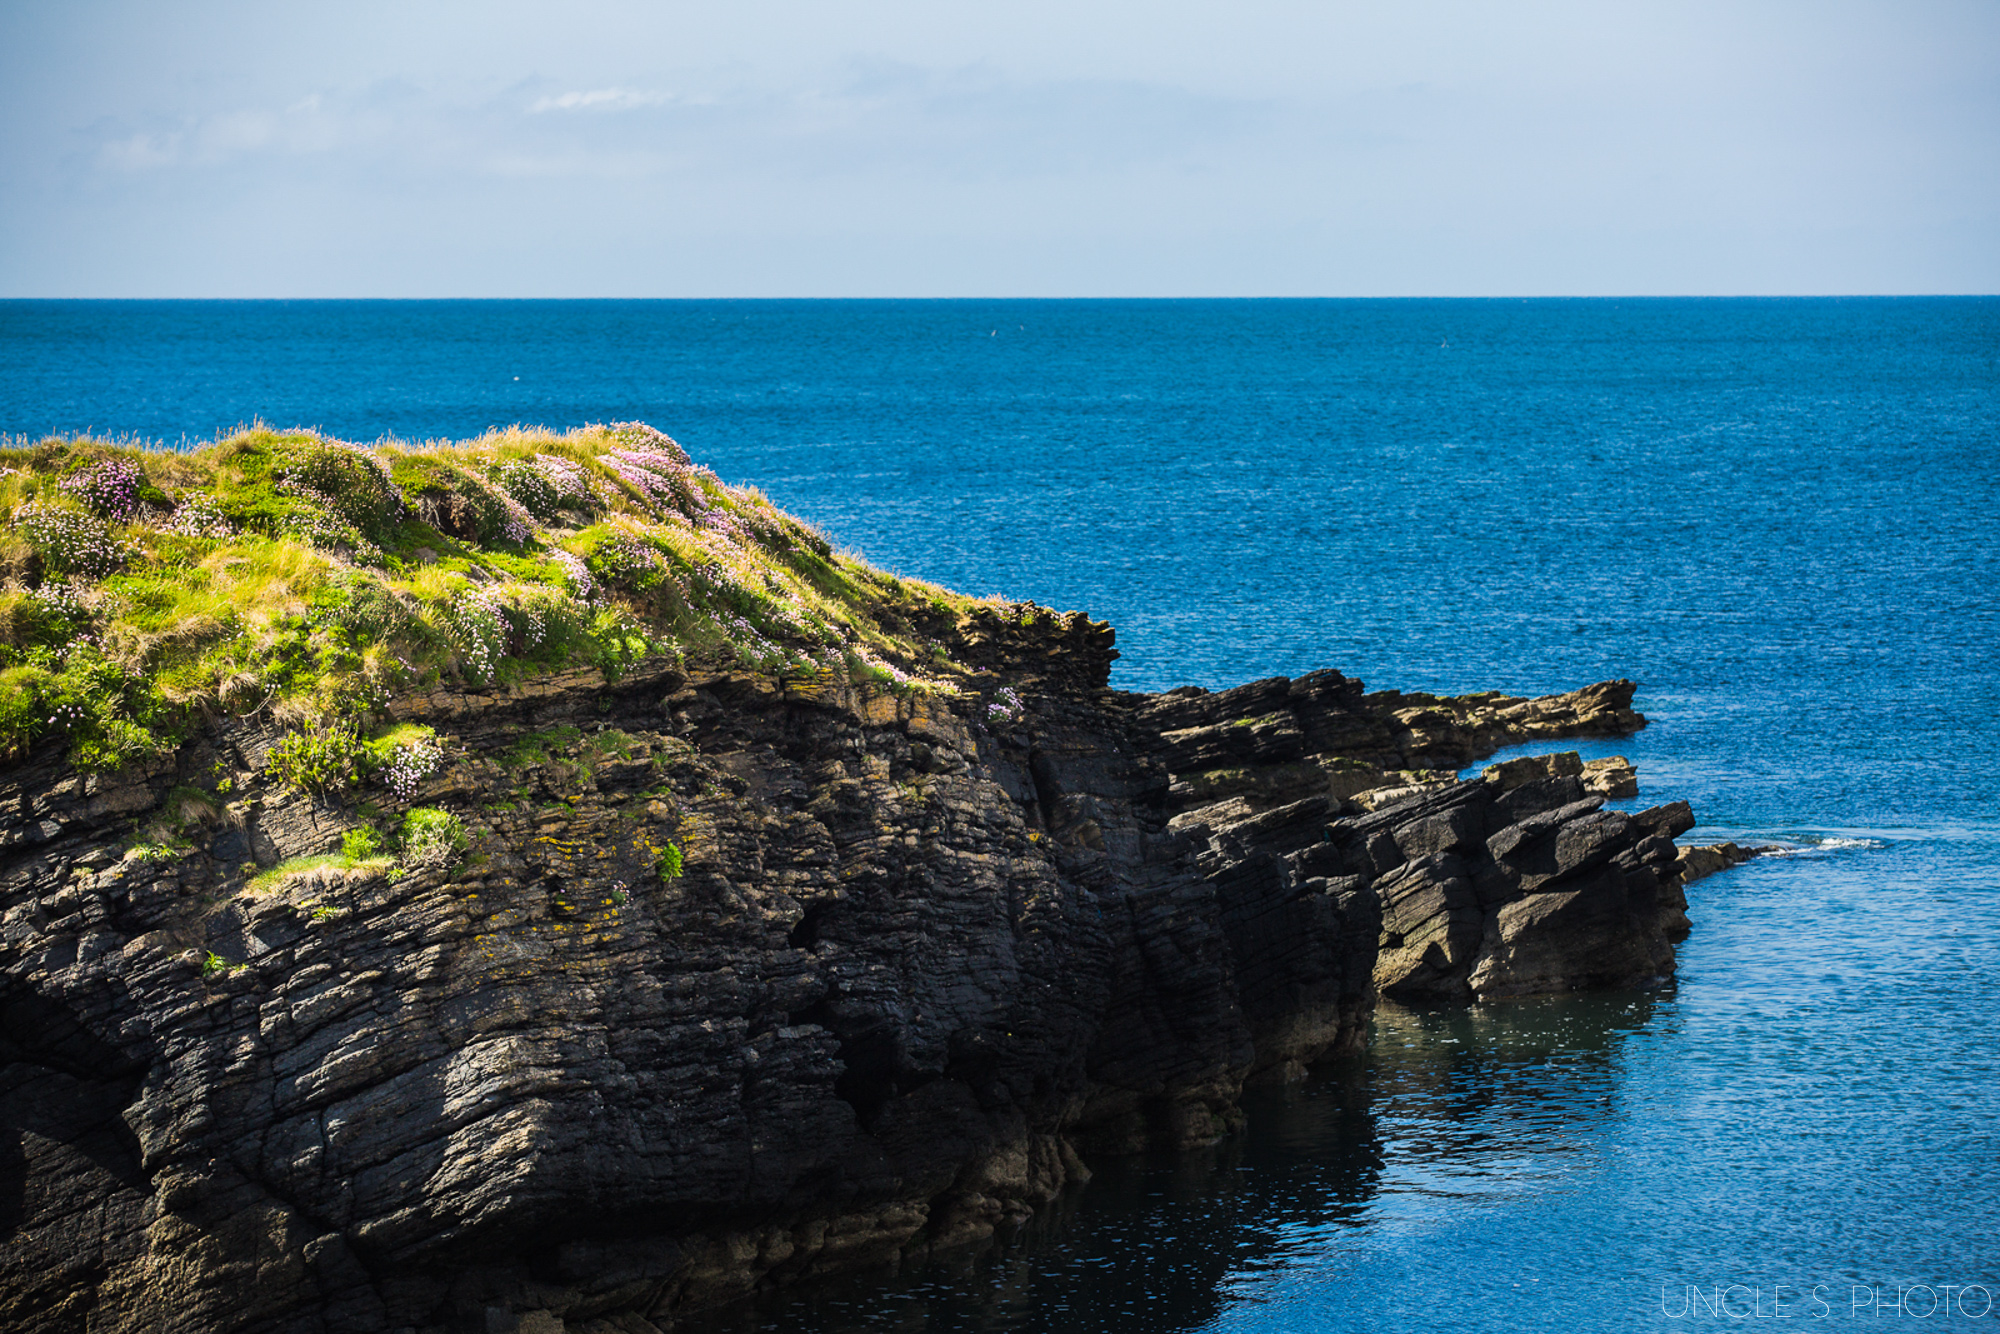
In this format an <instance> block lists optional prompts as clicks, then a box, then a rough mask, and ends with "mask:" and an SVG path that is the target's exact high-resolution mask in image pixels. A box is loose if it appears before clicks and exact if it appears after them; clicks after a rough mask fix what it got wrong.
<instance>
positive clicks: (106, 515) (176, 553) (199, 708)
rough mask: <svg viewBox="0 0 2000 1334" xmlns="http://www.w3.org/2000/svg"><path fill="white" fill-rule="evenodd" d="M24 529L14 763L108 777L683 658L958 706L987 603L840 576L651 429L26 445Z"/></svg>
mask: <svg viewBox="0 0 2000 1334" xmlns="http://www.w3.org/2000/svg"><path fill="white" fill-rule="evenodd" d="M0 513H4V514H5V515H6V517H7V518H8V519H9V520H10V522H9V524H8V526H7V530H6V532H5V534H4V536H0V748H4V749H6V750H9V751H15V752H18V751H20V750H22V749H24V748H25V747H28V746H30V745H32V744H34V743H35V742H36V741H38V740H39V739H41V738H43V737H48V736H52V735H64V736H67V737H68V738H69V739H70V741H71V743H72V744H71V753H72V758H73V759H75V760H76V761H77V762H79V763H81V764H85V765H90V766H97V767H106V766H114V765H117V764H122V763H126V762H129V761H131V760H134V759H138V758H143V757H144V756H146V755H151V754H161V753H164V752H165V751H167V750H169V749H171V748H172V746H173V745H175V744H177V743H178V741H179V740H180V739H181V738H182V737H184V736H186V735H187V734H188V731H189V729H190V728H191V727H193V726H195V725H196V724H198V723H199V721H200V720H201V719H202V718H203V717H205V716H213V715H217V714H221V713H225V712H226V713H230V714H235V715H239V716H263V717H266V718H269V719H272V720H275V721H278V722H281V723H285V724H288V725H291V726H296V727H306V728H314V727H325V726H329V725H331V724H332V723H333V722H334V721H335V720H338V719H343V718H344V719H349V720H351V721H353V722H355V723H357V724H362V725H367V726H368V727H369V728H371V729H372V728H373V727H374V725H375V724H376V723H378V722H379V710H380V708H381V706H382V705H383V704H384V703H385V702H386V700H387V699H388V698H389V697H390V696H392V695H393V694H395V693H396V692H398V691H403V690H409V689H414V688H419V687H423V686H425V685H428V684H432V683H437V682H450V683H455V684H460V685H465V686H475V687H477V686H486V685H491V684H495V683H499V684H504V683H506V682H508V681H512V680H516V679H519V678H521V677H523V676H525V675H531V674H533V673H537V672H543V671H549V670H557V669H563V668H571V667H575V666H579V665H591V666H596V667H598V668H600V669H601V670H603V671H604V672H606V673H607V674H611V675H615V674H616V673H617V672H619V671H622V670H626V669H629V668H630V667H631V666H632V665H633V664H634V663H636V662H637V661H639V660H642V659H644V658H646V657H651V656H657V655H661V654H670V655H672V654H678V655H681V656H683V657H686V656H691V655H692V656H710V657H717V656H719V657H720V658H722V659H724V660H725V661H727V660H734V661H735V662H736V663H738V664H740V665H742V666H745V667H749V668H753V669H756V670H760V671H764V672H767V673H771V674H775V675H780V676H783V675H798V676H811V677H814V678H816V679H824V678H825V677H826V676H827V675H828V674H829V673H831V674H832V675H834V676H836V677H846V678H850V679H860V680H865V681H869V682H872V683H875V684H880V685H884V686H887V687H890V688H894V689H899V690H910V689H916V690H925V689H937V688H949V687H950V686H951V685H952V684H953V683H955V681H956V680H958V679H959V678H960V677H962V676H963V675H965V673H964V670H963V669H962V668H960V667H959V666H958V665H957V664H955V663H954V662H952V661H951V659H950V657H949V654H947V653H945V652H944V651H943V650H942V649H941V648H940V646H939V644H938V642H937V640H938V636H939V634H940V633H941V631H942V628H948V627H950V626H952V625H953V624H955V623H956V621H957V619H958V618H960V617H961V616H963V615H966V614H968V613H969V612H970V611H971V609H973V608H974V607H976V606H979V605H980V604H979V603H978V602H976V601H975V600H974V599H969V598H965V597H963V596H961V595H958V594H954V593H950V592H948V591H946V590H944V589H941V588H937V587H935V586H932V585H928V584H922V583H919V582H916V581H911V580H901V579H897V578H896V577H894V576H892V575H886V574H883V573H882V572H880V571H878V570H875V569H872V568H870V567H869V566H868V565H867V564H866V563H865V562H863V561H861V560H859V559H857V558H856V557H854V556H852V555H850V554H846V553H842V552H837V551H836V550H834V548H833V547H832V545H831V544H830V543H829V542H828V541H827V540H826V538H825V537H824V535H822V534H820V533H819V532H818V531H817V530H815V529H813V528H812V527H811V526H810V525H808V524H805V523H802V522H800V521H799V520H798V519H795V518H793V517H792V516H790V515H787V514H785V513H783V512H782V511H780V510H778V509H776V508H775V507H773V506H772V505H771V503H770V501H769V500H768V499H767V498H766V497H765V496H764V495H763V494H762V493H761V492H758V491H756V490H754V489H747V488H736V487H731V486H728V485H726V484H724V483H723V482H722V481H721V480H720V479H719V478H717V477H716V476H715V475H714V473H712V472H710V471H708V470H707V469H705V468H701V467H698V466H696V465H694V464H693V463H692V462H691V461H690V460H688V459H687V457H686V455H685V454H684V453H683V452H682V451H681V450H680V449H679V447H678V446H677V445H675V444H674V443H673V442H672V441H671V440H669V439H667V437H665V436H663V435H661V434H660V433H659V432H657V431H653V430H651V428H648V427H643V426H638V425H635V424H629V423H628V424H622V425H614V426H609V427H590V428H585V429H583V430H577V431H571V432H567V433H564V434H556V433H551V432H546V431H539V430H529V429H524V428H519V427H516V428H511V429H508V430H505V431H494V432H489V433H488V434H486V435H484V436H481V437H479V438H478V439H475V440H469V441H457V442H446V441H434V442H426V443H423V444H420V445H417V444H408V443H404V442H385V443H384V444H382V445H379V446H377V447H373V448H363V447H359V446H354V445H350V444H346V443H343V442H340V441H335V440H331V439H328V438H325V437H322V436H320V435H318V434H316V433H313V432H309V431H275V430H272V429H270V428H268V427H265V426H262V425H259V426H256V427H253V428H251V429H249V430H245V431H239V432H237V433H235V434H233V435H231V436H229V437H227V438H225V439H221V440H218V441H216V442H214V443H213V444H210V445H207V446H205V447H203V448H201V449H198V450H195V451H192V452H189V453H172V452H167V451H161V450H147V449H139V448H134V447H132V446H131V445H130V444H127V443H120V442H111V441H104V440H96V439H86V438H80V437H79V438H67V439H50V440H45V441H42V442H39V443H37V444H33V445H26V446H17V447H11V448H5V449H0ZM38 516H39V517H38ZM920 627H923V628H920Z"/></svg>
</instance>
